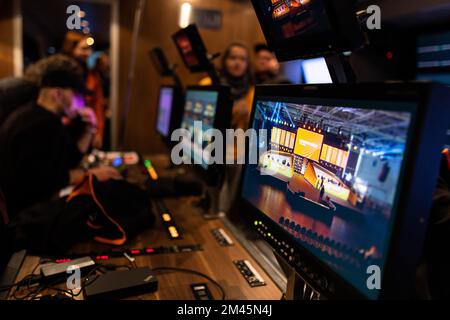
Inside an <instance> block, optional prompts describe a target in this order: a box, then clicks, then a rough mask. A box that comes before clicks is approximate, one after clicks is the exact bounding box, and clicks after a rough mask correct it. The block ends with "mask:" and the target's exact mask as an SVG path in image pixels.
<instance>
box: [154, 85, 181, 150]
mask: <svg viewBox="0 0 450 320" xmlns="http://www.w3.org/2000/svg"><path fill="white" fill-rule="evenodd" d="M164 88H169V89H172V90H173V97H172V107H171V113H170V124H169V134H168V136H167V137H166V136H164V135H163V134H162V133H161V132H159V130H158V117H159V103H160V100H161V90H162V89H164ZM177 106H178V108H177ZM177 109H178V110H177ZM183 110H184V97H183V91H182V90H181V88H179V87H177V86H174V85H161V86H160V87H159V91H158V100H157V104H156V112H155V125H154V130H155V133H156V134H157V135H158V136H159V137H160V138H161V140H162V141H163V142H164V144H165V145H166V146H167V147H169V148H170V147H172V146H173V145H174V144H173V142H172V140H171V136H172V132H173V131H174V130H176V129H178V128H179V127H180V126H181V119H182V117H183Z"/></svg>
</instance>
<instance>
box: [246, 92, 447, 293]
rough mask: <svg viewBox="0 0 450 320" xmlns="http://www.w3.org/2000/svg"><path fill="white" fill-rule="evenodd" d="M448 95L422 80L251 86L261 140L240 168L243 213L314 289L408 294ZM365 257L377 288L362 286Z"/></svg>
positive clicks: (431, 190)
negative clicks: (375, 271)
mask: <svg viewBox="0 0 450 320" xmlns="http://www.w3.org/2000/svg"><path fill="white" fill-rule="evenodd" d="M424 97H426V98H425V99H424ZM444 97H446V98H447V99H448V98H449V92H448V89H447V88H444V87H440V86H437V87H433V86H432V85H430V84H391V85H388V84H358V85H307V86H276V87H270V86H262V87H257V89H256V95H255V99H254V106H253V112H252V116H251V127H252V128H253V129H256V130H261V129H266V130H267V133H266V136H267V139H259V140H258V141H255V140H254V141H253V142H252V143H251V144H250V148H251V150H254V147H255V146H256V148H257V149H258V150H259V151H258V157H257V158H258V163H257V164H256V163H254V164H246V165H245V167H244V170H243V176H242V185H241V191H240V209H239V210H240V212H241V213H242V214H243V215H244V216H245V217H247V218H248V222H249V223H251V225H252V226H255V228H256V229H257V230H258V232H259V233H260V234H261V235H262V236H263V237H264V238H265V239H266V240H267V241H268V242H269V243H270V244H271V245H272V246H273V247H274V249H275V250H276V252H277V253H278V254H279V255H281V256H283V257H284V258H285V260H286V261H289V263H290V264H291V265H292V267H293V268H295V269H296V270H297V272H298V273H299V274H300V275H301V277H302V278H303V279H305V281H306V282H307V283H309V284H311V286H313V287H314V288H315V289H316V290H318V291H319V292H321V293H322V296H325V297H327V298H343V297H357V298H368V299H376V298H382V297H388V296H389V295H390V294H392V295H394V297H399V296H404V295H405V294H407V293H406V292H405V291H407V290H406V289H410V288H409V287H408V285H411V284H412V283H413V279H414V275H415V266H416V263H417V262H418V258H419V256H420V249H421V245H422V241H423V235H424V233H425V229H426V225H427V219H428V212H429V209H430V206H431V199H432V197H433V193H434V189H435V186H436V179H437V173H438V171H439V163H440V148H441V146H442V143H443V140H444V135H445V130H446V119H448V117H449V110H448V108H445V106H443V105H442V104H441V103H440V102H439V101H440V100H441V99H442V98H444ZM442 117H445V118H446V119H442ZM260 137H261V135H260ZM261 140H262V141H261ZM370 266H376V267H375V268H379V270H380V272H381V275H380V276H381V277H382V278H381V279H382V284H381V290H374V289H371V288H369V287H368V286H367V281H368V277H369V275H370V274H368V272H373V271H370V270H372V269H370Z"/></svg>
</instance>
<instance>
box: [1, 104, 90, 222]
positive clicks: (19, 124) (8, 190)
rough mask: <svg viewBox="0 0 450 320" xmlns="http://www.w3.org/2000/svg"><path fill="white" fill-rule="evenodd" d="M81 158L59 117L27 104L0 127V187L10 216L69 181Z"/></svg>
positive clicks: (50, 194) (54, 191)
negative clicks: (70, 174)
mask: <svg viewBox="0 0 450 320" xmlns="http://www.w3.org/2000/svg"><path fill="white" fill-rule="evenodd" d="M81 158H82V154H81V153H80V152H79V150H78V148H77V146H76V143H75V139H74V138H73V137H72V135H71V134H70V131H69V130H68V128H67V127H65V126H64V125H63V124H62V121H61V117H60V116H58V115H56V114H54V113H52V112H50V111H48V110H46V109H44V108H42V107H39V106H38V105H36V104H34V103H33V104H31V105H28V106H26V107H23V108H20V109H19V110H17V111H16V112H14V113H13V114H11V115H10V116H9V117H8V119H7V120H6V122H5V123H4V124H3V125H2V126H1V127H0V187H1V188H2V190H3V192H4V194H5V197H6V203H7V208H8V213H9V215H10V218H11V219H13V218H14V216H15V215H16V214H17V213H18V212H20V211H21V210H23V209H25V208H28V207H30V206H32V205H34V204H36V203H38V202H40V201H44V200H48V199H50V198H51V197H52V196H53V195H54V194H55V193H57V191H58V190H60V189H61V188H63V187H65V186H67V185H68V184H69V171H70V169H71V168H73V167H75V166H77V165H78V164H79V162H80V160H81Z"/></svg>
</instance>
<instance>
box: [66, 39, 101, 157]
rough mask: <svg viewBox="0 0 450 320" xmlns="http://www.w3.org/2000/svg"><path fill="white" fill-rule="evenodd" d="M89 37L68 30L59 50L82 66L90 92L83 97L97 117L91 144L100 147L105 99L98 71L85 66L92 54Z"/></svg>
mask: <svg viewBox="0 0 450 320" xmlns="http://www.w3.org/2000/svg"><path fill="white" fill-rule="evenodd" d="M89 38H90V37H89V36H88V35H84V34H81V33H78V32H74V31H69V32H67V33H66V36H65V38H64V42H63V45H62V49H61V52H62V53H63V54H66V55H68V56H70V57H72V58H74V59H75V60H77V61H78V63H79V64H80V65H81V67H82V68H83V71H84V79H85V82H86V88H87V89H88V90H90V91H91V93H92V94H91V95H87V96H86V97H85V99H86V104H87V105H88V106H89V107H90V108H92V109H93V110H94V113H95V116H96V117H97V133H96V135H95V137H94V139H93V141H92V146H93V147H94V148H96V149H101V148H102V147H103V136H104V133H105V101H104V93H103V83H102V79H101V76H100V74H99V72H97V71H96V70H89V68H88V66H87V60H88V59H89V57H90V56H91V55H92V45H90V44H89V42H88V39H89Z"/></svg>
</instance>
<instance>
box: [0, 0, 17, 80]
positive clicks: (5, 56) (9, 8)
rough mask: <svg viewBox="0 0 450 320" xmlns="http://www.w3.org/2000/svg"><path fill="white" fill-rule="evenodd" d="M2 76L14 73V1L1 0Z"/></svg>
mask: <svg viewBox="0 0 450 320" xmlns="http://www.w3.org/2000/svg"><path fill="white" fill-rule="evenodd" d="M0 8H1V10H0V78H3V77H10V76H13V75H14V63H13V47H14V40H13V1H12V0H0Z"/></svg>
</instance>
